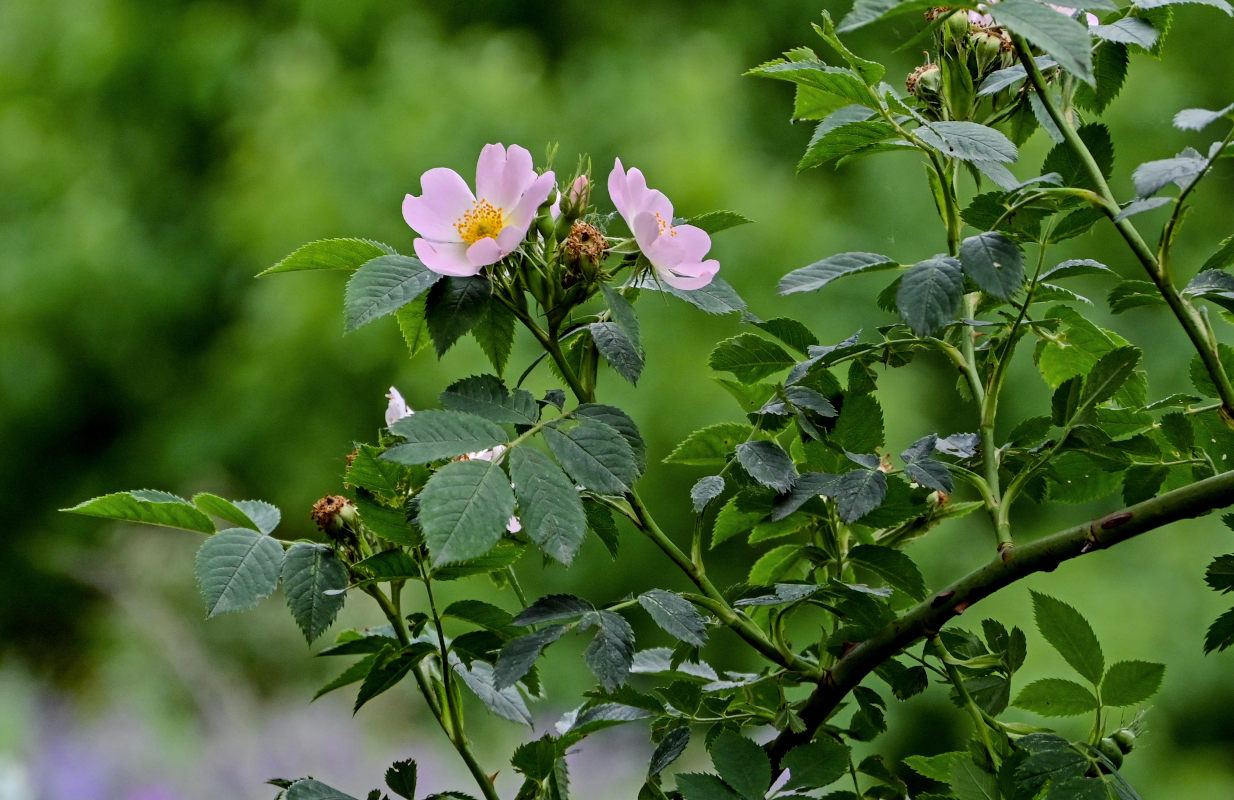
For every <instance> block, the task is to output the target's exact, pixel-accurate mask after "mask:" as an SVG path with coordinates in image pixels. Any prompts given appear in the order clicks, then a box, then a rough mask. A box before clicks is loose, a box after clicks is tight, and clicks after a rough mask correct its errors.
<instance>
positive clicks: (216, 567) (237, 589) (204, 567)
mask: <svg viewBox="0 0 1234 800" xmlns="http://www.w3.org/2000/svg"><path fill="white" fill-rule="evenodd" d="M282 566H283V547H282V545H280V544H279V543H278V542H276V541H275V540H274V539H271V538H270V537H269V536H265V535H263V534H260V533H258V532H257V531H252V530H248V529H246V528H228V529H227V530H225V531H219V532H218V533H216V534H215V535H214V536H211V537H210V538H209V539H206V541H205V542H203V543H202V545H201V547H200V548H199V549H198V551H197V558H196V563H195V572H196V574H197V585H198V588H199V589H200V590H201V599H202V602H203V603H205V606H206V616H207V617H213V616H214V615H216V614H222V613H225V612H227V611H243V610H245V609H248V608H252V607H253V606H255V605H257V602H258V601H259V600H261V599H262V598H265V597H269V596H270V595H271V594H272V593H273V592H274V590H275V589H276V588H278V582H279V571H280V570H281V568H282Z"/></svg>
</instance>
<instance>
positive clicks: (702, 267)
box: [658, 258, 720, 291]
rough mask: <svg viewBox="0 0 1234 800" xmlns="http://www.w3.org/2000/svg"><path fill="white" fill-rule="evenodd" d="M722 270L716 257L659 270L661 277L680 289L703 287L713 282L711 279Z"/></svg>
mask: <svg viewBox="0 0 1234 800" xmlns="http://www.w3.org/2000/svg"><path fill="white" fill-rule="evenodd" d="M719 271H720V262H719V261H716V260H715V259H714V258H711V259H708V260H706V261H701V262H698V261H696V262H685V263H682V264H678V265H677V266H675V267H673V268H672V270H658V274H659V276H660V279H661V280H663V281H664V282H665V283H667V284H668V285H669V286H673V287H676V288H678V289H685V290H687V291H688V290H692V289H701V288H703V287H704V286H706V285H707V284H709V283H711V279H712V278H714V277H715V275H716V273H717V272H719Z"/></svg>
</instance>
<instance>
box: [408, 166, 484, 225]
mask: <svg viewBox="0 0 1234 800" xmlns="http://www.w3.org/2000/svg"><path fill="white" fill-rule="evenodd" d="M420 188H421V189H423V190H424V193H423V194H422V195H421V196H420V198H419V202H417V203H414V204H413V205H414V206H417V207H418V208H416V209H415V211H416V214H417V221H424V222H428V223H429V224H430V225H437V226H440V225H446V226H449V227H450V229H451V231H450V235H448V236H441V235H438V234H437V233H430V232H429V231H423V230H420V229H419V228H416V227H415V225H413V224H412V222H411V220H408V221H407V224H408V225H411V226H412V227H413V228H415V229H416V232H417V233H419V234H420V235H421V236H427V237H429V238H431V239H437V240H440V241H451V240H457V239H458V231H456V230H454V223H455V221H457V220H458V218H459V217H460V216H462V214H463V212H464V211H466V210H468V209H469V208H471V207H472V206H473V205H475V202H476V198H475V196H474V195H473V194H472V193H471V189H468V188H467V182H466V181H464V180H463V179H462V177H461V176H460V175H459V174H458V173H457V172H455V171H454V170H452V169H446V168H445V167H436V168H435V169H430V170H429V171H428V172H426V173H424V174H423V175H422V176H420ZM403 207H404V209H406V207H407V201H406V200H404V201H403Z"/></svg>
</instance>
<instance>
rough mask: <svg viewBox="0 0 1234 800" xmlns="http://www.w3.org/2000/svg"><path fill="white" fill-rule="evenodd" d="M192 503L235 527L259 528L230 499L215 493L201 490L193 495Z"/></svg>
mask: <svg viewBox="0 0 1234 800" xmlns="http://www.w3.org/2000/svg"><path fill="white" fill-rule="evenodd" d="M193 505H195V506H197V507H198V508H200V509H201V510H202V511H204V512H206V513H207V514H213V515H214V516H216V517H218V518H219V519H221V520H223V521H224V522H230V523H231V524H232V525H235V526H236V527H237V528H248V529H250V530H254V531H256V530H261V529H260V528H259V527H257V523H256V522H254V521H253V520H251V519H249V515H248V514H245V513H244V512H243V511H242V510H240V509H239V508H237V507H236V505H235V504H234V503H232V502H231V501H230V500H224V499H223V498H221V497H219V496H218V495H216V494H210V493H208V492H201V493H200V494H195V495H193Z"/></svg>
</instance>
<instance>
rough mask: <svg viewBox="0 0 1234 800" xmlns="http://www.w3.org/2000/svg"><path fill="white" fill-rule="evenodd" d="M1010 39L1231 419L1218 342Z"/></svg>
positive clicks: (1031, 62)
mask: <svg viewBox="0 0 1234 800" xmlns="http://www.w3.org/2000/svg"><path fill="white" fill-rule="evenodd" d="M1012 40H1013V41H1014V42H1015V46H1016V52H1017V53H1018V55H1019V58H1020V63H1021V64H1023V65H1024V69H1025V70H1026V71H1027V73H1028V80H1029V82H1030V83H1031V84H1032V85H1033V87H1034V88H1035V89H1036V90H1037V95H1038V97H1040V98H1041V102H1042V104H1043V105H1044V106H1045V108H1046V111H1047V112H1048V113H1049V115H1050V118H1051V119H1052V120H1054V124H1055V125H1056V126H1057V127H1058V130H1059V131H1060V132H1061V133H1062V135H1063V139H1064V141H1065V142H1066V143H1067V146H1068V147H1070V148H1071V150H1072V151H1073V152H1074V153H1075V155H1076V157H1077V158H1079V159H1080V163H1081V164H1083V165H1084V171H1085V172H1086V173H1088V178H1089V180H1091V181H1092V183H1093V185H1094V186H1096V187H1097V194H1098V195H1100V199H1101V200H1102V208H1103V210H1104V211H1105V213H1106V214H1107V215H1108V216H1109V217H1110V219H1111V221H1113V223H1114V227H1115V228H1117V229H1118V232H1119V234H1120V235H1121V236H1122V237H1123V240H1124V241H1125V242H1126V243H1127V246H1128V247H1130V248H1131V252H1132V253H1133V254H1134V255H1135V257H1136V259H1137V260H1138V261H1139V262H1140V264H1141V265H1142V266H1143V267H1144V270H1145V271H1146V272H1147V273H1148V277H1149V278H1150V279H1151V280H1152V282H1153V284H1154V285H1155V286H1156V287H1157V291H1158V292H1160V293H1161V296H1162V297H1163V298H1164V299H1165V302H1166V305H1168V306H1169V308H1170V311H1171V313H1173V314H1174V318H1175V319H1177V320H1178V324H1179V325H1180V326H1181V327H1182V329H1183V331H1184V332H1185V333H1186V334H1187V338H1188V339H1190V340H1191V345H1192V347H1194V348H1195V351H1196V353H1198V354H1199V356H1200V360H1201V361H1202V362H1203V363H1204V368H1205V370H1207V372H1208V374H1209V377H1211V378H1212V381H1213V384H1214V385H1215V386H1216V387H1217V394H1218V396H1219V397H1220V398H1221V403H1222V416H1223V418H1225V419H1226V420H1227V424H1229V423H1228V420H1231V419H1234V385H1231V383H1230V378H1229V376H1228V375H1227V374H1226V371H1225V367H1224V366H1223V365H1222V363H1221V358H1220V356H1219V355H1218V352H1217V342H1216V341H1215V340H1213V339H1212V338H1211V337H1209V336H1207V335H1206V332H1205V329H1204V323H1203V319H1202V317H1201V316H1200V314H1199V312H1197V311H1196V309H1195V307H1194V306H1192V305H1191V304H1190V303H1188V302H1187V301H1186V300H1185V299H1184V298H1183V296H1182V295H1181V294H1179V292H1178V289H1177V288H1176V287H1175V286H1174V283H1173V281H1172V280H1171V279H1170V275H1169V273H1168V271H1167V270H1166V268H1165V265H1164V264H1163V263H1162V262H1161V261H1159V260H1158V258H1157V256H1156V255H1155V254H1154V253H1153V251H1152V248H1150V247H1149V246H1148V244H1147V243H1146V242H1145V241H1144V238H1143V237H1142V236H1140V232H1139V231H1138V230H1137V229H1136V227H1135V225H1134V224H1133V223H1132V222H1131V220H1130V219H1127V218H1124V219H1118V214H1119V210H1120V209H1119V206H1118V201H1117V200H1116V199H1115V198H1114V193H1113V192H1112V191H1110V185H1109V183H1107V182H1106V179H1105V175H1104V174H1102V172H1101V167H1100V166H1099V165H1098V164H1097V160H1096V159H1095V158H1094V157H1093V154H1092V152H1090V151H1089V149H1088V145H1086V144H1085V143H1084V140H1083V139H1081V138H1080V135H1079V133H1077V132H1076V129H1075V127H1074V126H1073V125H1072V124H1071V121H1070V120H1069V119H1068V118H1067V116H1066V115H1065V114H1064V113H1063V112H1062V111H1061V110H1060V109H1059V108H1058V105H1057V104H1056V103H1055V102H1054V98H1053V97H1052V96H1051V94H1050V92H1049V90H1048V88H1047V87H1046V82H1045V78H1044V77H1043V76H1042V74H1041V70H1040V69H1038V67H1037V62H1036V60H1035V59H1034V58H1033V55H1032V51H1031V50H1030V49H1029V46H1028V43H1027V42H1025V41H1024V38H1023V37H1021V36H1017V35H1015V34H1012Z"/></svg>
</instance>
